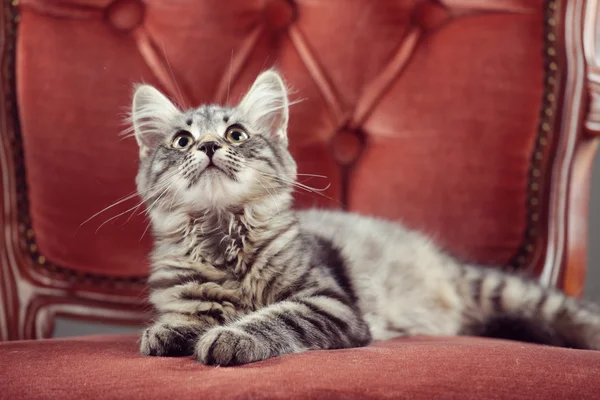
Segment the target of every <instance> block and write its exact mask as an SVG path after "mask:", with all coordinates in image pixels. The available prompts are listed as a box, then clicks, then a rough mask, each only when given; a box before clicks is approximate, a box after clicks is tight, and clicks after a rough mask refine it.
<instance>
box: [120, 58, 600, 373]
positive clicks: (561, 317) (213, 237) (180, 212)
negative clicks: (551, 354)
mask: <svg viewBox="0 0 600 400" xmlns="http://www.w3.org/2000/svg"><path fill="white" fill-rule="evenodd" d="M132 107H133V109H132V114H131V121H132V126H133V130H134V132H135V137H136V139H137V142H138V144H139V155H140V167H139V173H138V175H137V179H136V182H137V188H138V192H139V195H140V196H141V197H142V200H143V201H144V203H145V204H146V207H147V210H148V213H149V215H150V219H151V226H152V233H153V236H154V239H155V245H154V249H153V251H152V254H151V256H150V258H151V265H152V267H151V275H150V278H149V282H148V283H149V286H150V290H151V292H150V293H151V294H150V301H151V303H152V304H153V305H154V306H155V309H156V311H157V313H158V317H157V319H156V321H155V322H154V323H153V324H152V325H151V326H150V327H149V328H147V329H146V330H145V331H144V332H143V335H142V337H141V341H140V346H141V353H142V354H144V355H152V356H186V355H193V356H194V358H196V359H197V360H199V361H200V362H202V363H204V364H210V365H236V364H245V363H251V362H255V361H259V360H264V359H267V358H270V357H276V356H279V355H282V354H288V353H297V352H302V351H305V350H317V349H340V348H348V347H358V346H365V345H368V344H369V343H371V341H373V340H385V339H390V338H395V337H401V336H412V335H480V336H490V335H491V336H501V337H507V338H516V339H522V340H530V341H534V342H540V343H546V344H551V345H559V346H569V347H575V348H586V349H598V348H600V312H599V311H598V309H597V308H596V307H595V306H593V305H585V304H583V303H582V302H579V301H578V300H576V299H573V298H569V297H566V296H564V295H563V294H561V293H560V292H558V291H556V290H552V289H545V288H542V287H541V286H539V285H538V284H536V283H534V282H531V281H528V280H525V279H523V278H520V277H517V276H512V275H508V274H505V273H502V272H500V271H498V270H497V269H485V268H482V267H478V266H474V265H468V264H464V263H461V262H459V261H457V260H456V259H454V258H452V257H450V256H448V255H447V254H445V253H444V252H442V251H440V250H439V249H438V248H437V247H436V246H435V244H434V243H432V241H431V240H430V239H428V238H427V237H425V236H422V235H421V234H419V233H416V232H413V231H410V230H407V229H405V228H403V227H402V226H401V225H399V224H396V223H392V222H386V221H383V220H379V219H376V218H368V217H363V216H359V215H353V214H349V213H345V212H339V211H324V210H310V211H294V210H293V209H292V192H293V190H294V188H295V186H296V185H297V182H296V163H295V162H294V159H293V158H292V156H291V155H290V153H289V151H288V138H287V133H286V131H287V124H288V108H289V102H288V95H287V89H286V86H285V85H284V83H283V80H282V78H281V77H280V75H279V74H278V73H277V72H276V71H274V70H268V71H266V72H263V73H262V74H260V75H259V76H258V78H257V79H256V81H255V82H254V84H253V85H252V87H251V88H250V90H249V92H248V93H247V94H246V95H245V97H244V98H243V99H242V100H241V102H240V103H239V104H238V105H237V106H236V107H221V106H216V105H204V106H201V107H200V108H197V109H193V110H188V111H181V110H179V109H178V108H177V107H176V106H175V105H174V104H173V103H172V102H171V101H169V100H168V99H167V97H165V96H164V95H162V94H161V93H160V92H159V91H158V90H156V89H155V88H153V87H151V86H148V85H141V86H138V87H137V88H136V90H135V94H134V98H133V105H132Z"/></svg>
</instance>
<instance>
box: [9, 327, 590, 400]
mask: <svg viewBox="0 0 600 400" xmlns="http://www.w3.org/2000/svg"><path fill="white" fill-rule="evenodd" d="M136 340H137V337H136V336H132V335H113V336H92V337H82V338H73V339H48V340H40V341H20V342H7V343H1V344H0V365H1V366H2V367H1V372H0V388H2V390H0V398H2V399H18V398H56V399H64V398H77V399H87V398H89V399H99V398H115V399H146V400H147V399H154V398H156V399H161V400H164V399H167V398H169V399H178V400H180V399H186V398H190V399H222V398H240V397H242V396H243V397H244V398H249V397H251V398H253V399H257V398H286V399H288V398H298V399H306V398H328V399H329V398H332V397H336V398H340V397H344V398H365V397H368V398H410V399H432V398H441V396H442V397H443V398H445V399H461V400H462V399H471V398H473V399H486V398H487V399H490V398H494V399H509V398H510V399H548V398H554V399H569V398H577V399H584V398H589V399H597V398H598V393H600V379H599V377H600V352H595V351H582V350H570V349H563V348H556V347H545V346H538V345H532V344H524V343H519V342H511V341H504V340H492V339H482V338H466V337H459V338H412V339H398V340H391V341H387V342H380V343H376V344H374V345H373V346H370V347H367V348H359V349H350V350H336V351H313V352H307V353H303V354H296V355H289V356H284V357H279V358H274V359H271V360H268V361H264V362H260V363H255V364H250V365H246V366H242V367H233V368H224V367H220V368H219V367H217V368H214V367H206V366H203V365H201V364H199V363H197V362H195V361H193V360H192V359H190V358H187V357H186V358H156V357H142V356H140V355H139V354H138V352H137V344H136Z"/></svg>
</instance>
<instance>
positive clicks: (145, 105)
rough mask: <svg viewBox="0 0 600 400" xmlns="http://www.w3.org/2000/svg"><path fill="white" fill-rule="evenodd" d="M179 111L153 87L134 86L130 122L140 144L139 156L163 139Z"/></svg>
mask: <svg viewBox="0 0 600 400" xmlns="http://www.w3.org/2000/svg"><path fill="white" fill-rule="evenodd" d="M179 113H180V111H179V110H178V109H177V107H175V105H174V104H173V103H171V101H170V100H169V99H168V98H167V97H166V96H165V95H163V94H162V93H161V92H159V91H158V90H157V89H155V88H154V87H152V86H150V85H139V86H136V88H135V93H134V94H133V102H132V105H131V123H132V125H133V131H134V133H135V139H136V140H137V143H138V145H139V146H140V156H142V155H143V154H146V153H147V152H148V151H149V150H151V149H154V148H155V147H157V146H158V144H159V143H160V142H161V141H162V140H164V137H165V135H166V134H167V133H169V132H170V130H171V124H172V122H173V119H174V118H175V117H176V116H177V115H178V114H179Z"/></svg>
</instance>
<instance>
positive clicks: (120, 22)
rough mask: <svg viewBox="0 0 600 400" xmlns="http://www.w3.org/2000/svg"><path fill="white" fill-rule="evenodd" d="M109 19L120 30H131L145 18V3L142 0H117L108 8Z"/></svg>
mask: <svg viewBox="0 0 600 400" xmlns="http://www.w3.org/2000/svg"><path fill="white" fill-rule="evenodd" d="M106 16H107V19H108V20H109V21H110V23H111V24H112V25H113V26H114V27H115V28H116V29H118V30H119V31H122V32H129V31H131V30H133V29H135V28H137V27H138V26H139V25H140V24H141V23H142V21H143V19H144V5H143V4H142V3H141V1H140V0H115V1H114V2H113V3H112V4H111V5H109V6H108V9H107V10H106Z"/></svg>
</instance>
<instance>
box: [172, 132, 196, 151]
mask: <svg viewBox="0 0 600 400" xmlns="http://www.w3.org/2000/svg"><path fill="white" fill-rule="evenodd" d="M193 142H194V137H193V136H192V134H191V133H189V132H187V131H180V132H179V133H177V135H175V138H173V142H172V143H171V146H173V148H175V149H178V150H185V149H187V148H188V147H190V146H191V144H192V143H193Z"/></svg>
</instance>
